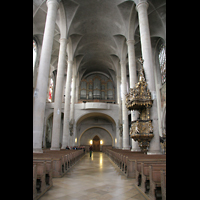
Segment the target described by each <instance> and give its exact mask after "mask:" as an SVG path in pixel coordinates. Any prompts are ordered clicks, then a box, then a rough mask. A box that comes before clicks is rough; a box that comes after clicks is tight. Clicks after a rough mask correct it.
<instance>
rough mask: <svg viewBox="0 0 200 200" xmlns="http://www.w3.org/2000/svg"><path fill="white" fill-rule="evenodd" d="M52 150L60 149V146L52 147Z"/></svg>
mask: <svg viewBox="0 0 200 200" xmlns="http://www.w3.org/2000/svg"><path fill="white" fill-rule="evenodd" d="M50 150H57V151H60V148H59V147H51V148H50Z"/></svg>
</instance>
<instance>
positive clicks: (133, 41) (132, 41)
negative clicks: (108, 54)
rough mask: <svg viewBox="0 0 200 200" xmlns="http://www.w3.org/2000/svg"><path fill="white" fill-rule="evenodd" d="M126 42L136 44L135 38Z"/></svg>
mask: <svg viewBox="0 0 200 200" xmlns="http://www.w3.org/2000/svg"><path fill="white" fill-rule="evenodd" d="M126 44H127V45H129V44H133V45H134V44H135V40H127V41H126Z"/></svg>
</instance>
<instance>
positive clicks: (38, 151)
mask: <svg viewBox="0 0 200 200" xmlns="http://www.w3.org/2000/svg"><path fill="white" fill-rule="evenodd" d="M33 153H43V150H42V149H39V148H33Z"/></svg>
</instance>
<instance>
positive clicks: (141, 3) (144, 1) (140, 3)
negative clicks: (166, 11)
mask: <svg viewBox="0 0 200 200" xmlns="http://www.w3.org/2000/svg"><path fill="white" fill-rule="evenodd" d="M140 7H146V9H147V8H148V7H149V3H148V2H147V0H139V1H138V3H137V5H136V10H137V11H138V9H139V8H140Z"/></svg>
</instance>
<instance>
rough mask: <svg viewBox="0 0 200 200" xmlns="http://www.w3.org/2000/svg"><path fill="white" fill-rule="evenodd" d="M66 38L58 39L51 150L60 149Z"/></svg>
mask: <svg viewBox="0 0 200 200" xmlns="http://www.w3.org/2000/svg"><path fill="white" fill-rule="evenodd" d="M66 44H67V40H66V38H61V39H60V51H59V58H58V72H57V78H56V93H55V101H54V114H53V132H52V142H51V150H60V146H59V141H60V128H61V127H60V125H61V106H62V94H63V82H64V74H65V59H66Z"/></svg>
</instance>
